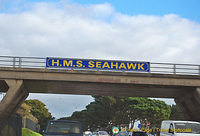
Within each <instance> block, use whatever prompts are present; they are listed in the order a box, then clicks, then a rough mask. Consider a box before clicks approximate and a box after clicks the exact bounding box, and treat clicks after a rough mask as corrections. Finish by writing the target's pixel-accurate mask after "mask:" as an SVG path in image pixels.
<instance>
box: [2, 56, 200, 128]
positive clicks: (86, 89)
mask: <svg viewBox="0 0 200 136" xmlns="http://www.w3.org/2000/svg"><path fill="white" fill-rule="evenodd" d="M10 58H11V59H12V61H8V60H6V62H7V61H8V62H11V63H12V65H8V64H6V67H5V66H4V67H0V91H1V92H6V95H5V96H4V98H3V99H2V101H1V103H0V122H1V124H2V123H3V122H5V121H6V120H7V119H8V118H9V117H10V116H11V115H12V114H13V113H14V112H15V111H16V109H17V108H18V106H20V104H21V103H22V102H23V101H24V100H25V99H26V97H27V96H28V94H29V93H54V94H83V95H111V96H136V97H158V98H175V101H176V104H177V105H178V106H179V107H180V109H181V110H182V111H183V113H184V114H185V117H186V118H185V119H186V120H195V121H200V116H199V115H200V69H199V68H200V66H199V65H183V64H169V63H168V64H166V63H163V64H162V66H158V65H161V63H152V66H151V72H150V73H134V72H123V71H122V72H114V71H99V70H91V71H90V70H74V69H67V70H66V69H47V68H45V67H44V65H45V64H44V63H45V58H35V59H38V60H40V61H39V62H37V63H36V61H35V62H34V61H32V60H31V61H27V60H25V59H28V60H30V59H31V58H21V57H17V58H16V57H10ZM22 59H23V61H22ZM32 59H34V58H32ZM41 60H42V61H41ZM33 62H34V64H33ZM24 63H25V64H24ZM16 64H17V65H16ZM28 64H29V65H28ZM35 64H37V65H35ZM38 64H42V65H38ZM153 64H154V65H153ZM3 65H4V64H3ZM0 66H1V65H0ZM33 66H38V67H37V68H33ZM170 66H172V67H170ZM179 66H181V68H179ZM190 66H191V67H192V68H191V67H190ZM166 68H167V69H168V70H171V71H172V73H170V72H169V71H167V72H168V74H167V72H166V71H164V73H162V72H163V71H162V70H163V69H166ZM155 69H157V71H156V70H155ZM183 69H185V70H192V72H191V71H190V72H186V71H185V70H184V71H183ZM153 70H154V71H153ZM178 70H181V71H180V72H178ZM195 70H196V73H195V72H194V71H195ZM156 72H159V73H156ZM169 73H170V74H169Z"/></svg>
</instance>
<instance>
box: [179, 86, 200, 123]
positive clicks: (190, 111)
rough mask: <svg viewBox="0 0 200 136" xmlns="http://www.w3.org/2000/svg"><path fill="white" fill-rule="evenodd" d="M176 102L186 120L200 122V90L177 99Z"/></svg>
mask: <svg viewBox="0 0 200 136" xmlns="http://www.w3.org/2000/svg"><path fill="white" fill-rule="evenodd" d="M175 102H176V104H177V105H178V107H179V108H180V109H181V111H182V112H183V114H184V115H185V119H186V120H193V121H200V116H199V115H200V88H196V89H194V90H191V92H189V93H187V94H183V95H182V96H180V97H178V98H175Z"/></svg>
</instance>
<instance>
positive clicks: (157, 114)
mask: <svg viewBox="0 0 200 136" xmlns="http://www.w3.org/2000/svg"><path fill="white" fill-rule="evenodd" d="M94 98H95V99H94V100H95V101H94V102H91V103H90V104H88V105H87V106H86V109H85V110H82V111H76V112H74V113H73V114H72V116H71V117H66V118H62V119H72V120H79V121H81V122H82V125H83V129H84V130H87V129H88V128H90V129H91V130H92V131H95V130H96V129H98V128H99V129H103V130H107V131H109V130H111V127H112V125H114V126H119V125H122V124H125V125H128V124H129V123H130V122H131V121H135V119H138V120H141V121H143V122H144V121H149V122H151V124H153V125H154V126H157V127H159V126H160V123H161V121H162V120H164V119H169V117H170V113H171V109H170V106H169V105H167V104H165V103H164V102H163V101H159V100H151V99H148V98H138V97H111V96H95V97H94ZM144 123H146V122H144Z"/></svg>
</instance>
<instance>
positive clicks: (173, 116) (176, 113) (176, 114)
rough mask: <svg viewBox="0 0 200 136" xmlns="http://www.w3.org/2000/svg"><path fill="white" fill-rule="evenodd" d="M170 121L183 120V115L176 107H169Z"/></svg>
mask: <svg viewBox="0 0 200 136" xmlns="http://www.w3.org/2000/svg"><path fill="white" fill-rule="evenodd" d="M170 119H171V120H184V115H183V113H182V112H181V110H180V109H179V107H178V106H177V105H172V106H171V114H170Z"/></svg>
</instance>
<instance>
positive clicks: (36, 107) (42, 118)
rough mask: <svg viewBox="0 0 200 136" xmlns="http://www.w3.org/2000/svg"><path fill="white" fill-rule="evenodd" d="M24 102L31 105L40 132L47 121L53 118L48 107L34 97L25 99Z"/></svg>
mask: <svg viewBox="0 0 200 136" xmlns="http://www.w3.org/2000/svg"><path fill="white" fill-rule="evenodd" d="M25 103H26V104H28V105H29V106H31V113H32V115H33V116H35V117H36V118H37V119H38V121H39V124H40V128H41V129H40V131H41V132H42V130H44V129H45V128H46V125H47V123H48V121H49V120H51V119H54V118H53V117H52V115H51V113H50V112H49V111H48V109H47V108H46V107H45V106H46V105H45V104H44V103H43V102H41V101H39V100H37V99H34V100H26V101H25Z"/></svg>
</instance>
